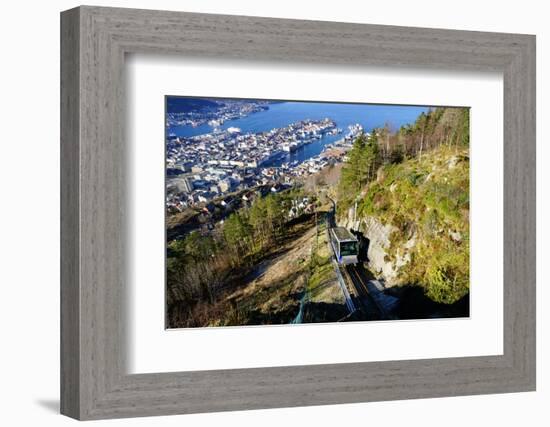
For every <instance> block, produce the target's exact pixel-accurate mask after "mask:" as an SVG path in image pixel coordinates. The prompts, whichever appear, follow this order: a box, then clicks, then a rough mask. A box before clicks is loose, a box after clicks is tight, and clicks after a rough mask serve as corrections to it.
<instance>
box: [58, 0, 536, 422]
mask: <svg viewBox="0 0 550 427" xmlns="http://www.w3.org/2000/svg"><path fill="white" fill-rule="evenodd" d="M61 41H62V45H61V49H62V52H61V53H62V64H61V65H62V66H61V83H62V85H61V86H62V96H61V120H62V128H61V161H62V177H61V178H62V218H61V226H62V227H61V228H62V266H61V271H62V283H61V407H62V413H63V414H66V415H68V416H71V417H73V418H77V419H101V418H116V417H132V416H150V415H166V414H183V413H195V412H212V411H226V410H242V409H257V408H274V407H284V406H303V405H321V404H335V403H348V402H363V401H376V400H392V399H409V398H422V397H436V396H458V395H466V394H481V393H503V392H514V391H528V390H534V389H535V269H534V266H535V118H534V117H535V38H534V36H530V35H518V34H495V33H483V32H465V31H453V30H435V29H421V28H406V27H390V26H372V25H358V24H345V23H332V22H315V21H298V20H280V19H270V18H255V17H254V18H253V17H241V16H222V15H208V14H195V13H182V12H162V11H145V10H132V9H112V8H102V7H87V6H83V7H79V8H76V9H72V10H69V11H66V12H63V13H62V15H61Z"/></svg>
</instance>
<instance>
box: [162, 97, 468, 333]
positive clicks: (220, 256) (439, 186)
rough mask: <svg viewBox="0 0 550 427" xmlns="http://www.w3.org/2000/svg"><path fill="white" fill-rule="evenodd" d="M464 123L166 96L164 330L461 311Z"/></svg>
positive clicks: (389, 112)
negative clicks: (165, 328)
mask: <svg viewBox="0 0 550 427" xmlns="http://www.w3.org/2000/svg"><path fill="white" fill-rule="evenodd" d="M469 117H470V111H469V108H468V107H442V106H418V105H388V104H367V103H364V104H363V103H345V102H338V103H334V102H318V101H315V102H311V101H294V100H293V101H288V100H266V99H242V98H231V99H228V98H205V97H187V96H173V95H168V96H166V97H165V144H166V146H165V153H166V157H165V160H166V172H165V183H166V191H165V196H166V216H165V225H166V290H165V295H166V310H165V313H166V327H167V328H168V329H170V328H196V327H220V326H252V325H285V324H286V325H290V324H307V323H327V322H350V321H386V320H390V321H391V320H410V319H439V318H457V317H469V314H470V313H469V307H470V277H469V276H470V256H469V222H470V209H469V195H470V168H469V139H470V123H469Z"/></svg>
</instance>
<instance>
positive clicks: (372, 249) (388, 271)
mask: <svg viewBox="0 0 550 427" xmlns="http://www.w3.org/2000/svg"><path fill="white" fill-rule="evenodd" d="M354 209H355V208H354V207H352V208H350V209H349V211H348V215H347V218H345V219H343V220H341V221H339V224H338V225H339V226H342V227H346V228H349V229H353V230H357V231H359V232H360V233H362V234H363V236H364V237H365V238H366V239H367V241H366V244H367V245H368V249H367V258H368V259H367V263H368V266H369V268H370V270H371V271H372V272H373V273H374V274H376V275H377V276H378V277H380V278H382V279H384V280H385V284H386V286H389V287H391V286H395V285H397V284H400V282H399V280H398V277H399V275H398V271H399V269H400V268H401V267H403V266H404V265H406V264H408V263H409V262H410V254H409V250H410V249H412V248H413V247H414V245H415V243H416V237H415V236H413V237H412V238H411V239H409V240H407V241H405V243H404V244H402V245H401V247H398V248H395V253H396V256H395V257H391V256H390V238H391V234H392V233H394V232H395V233H396V232H398V229H397V228H396V227H394V226H392V225H390V224H388V225H384V224H382V223H381V222H380V221H379V220H377V219H376V218H374V217H372V216H366V217H363V218H359V219H356V218H355V215H354ZM392 258H395V259H392Z"/></svg>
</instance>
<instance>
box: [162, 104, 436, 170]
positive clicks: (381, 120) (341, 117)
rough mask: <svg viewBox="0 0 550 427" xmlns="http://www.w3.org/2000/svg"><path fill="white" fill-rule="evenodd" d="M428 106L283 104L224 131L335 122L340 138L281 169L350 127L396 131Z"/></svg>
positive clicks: (183, 130) (174, 129)
mask: <svg viewBox="0 0 550 427" xmlns="http://www.w3.org/2000/svg"><path fill="white" fill-rule="evenodd" d="M428 108H429V107H422V106H405V105H378V104H341V103H325V102H280V103H274V104H270V105H269V109H268V110H265V111H260V112H258V113H253V114H251V115H249V116H247V117H242V118H238V119H234V120H229V121H226V122H225V123H224V124H223V125H222V126H221V128H222V129H227V128H229V127H238V128H240V129H241V131H242V132H243V133H247V132H251V133H254V132H265V131H269V130H271V129H273V128H280V127H285V126H288V125H290V124H291V123H295V122H297V121H300V120H306V119H311V120H321V119H324V118H325V117H328V118H330V119H332V120H334V121H335V122H336V126H338V127H339V128H341V129H342V130H343V132H342V133H341V134H339V135H326V136H324V137H323V138H321V139H319V140H317V141H315V142H313V143H311V144H308V145H305V146H303V147H301V148H300V149H299V150H297V151H295V152H294V153H289V154H287V155H286V156H285V157H284V158H281V159H278V160H276V161H274V162H272V163H271V165H272V166H279V165H280V164H281V163H283V162H288V161H294V160H297V161H298V162H303V161H304V160H307V159H309V158H311V157H314V156H316V155H318V154H319V153H321V151H323V148H324V147H325V146H326V145H328V144H331V143H333V142H335V141H337V140H339V139H342V138H343V136H344V135H345V134H346V133H347V132H348V129H347V128H348V126H350V125H354V124H355V123H359V124H361V125H362V126H363V128H364V129H365V131H367V132H368V131H370V130H372V129H373V128H377V127H383V126H384V125H385V124H386V123H388V124H389V125H390V126H391V127H392V128H393V129H397V128H399V127H401V126H403V125H405V124H407V123H413V122H414V121H415V120H416V118H417V117H418V116H419V115H420V113H422V112H426V111H428ZM167 130H168V133H169V134H175V135H176V136H180V137H189V136H195V135H201V134H205V133H209V132H212V130H213V128H212V127H211V126H209V125H208V124H204V125H202V126H197V127H195V128H194V127H192V126H171V127H169V128H168V129H167Z"/></svg>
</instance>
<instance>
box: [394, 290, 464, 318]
mask: <svg viewBox="0 0 550 427" xmlns="http://www.w3.org/2000/svg"><path fill="white" fill-rule="evenodd" d="M386 293H388V294H390V295H394V296H396V297H398V298H399V304H398V305H397V307H396V309H395V311H394V314H395V315H396V316H397V317H398V318H399V319H440V318H455V317H469V316H470V295H469V294H467V295H465V296H464V297H462V298H461V299H460V300H458V301H457V302H455V303H454V304H440V303H436V302H434V301H432V300H431V299H430V298H428V297H427V296H426V295H425V294H424V289H423V288H422V287H421V286H417V285H409V286H403V287H401V288H397V289H394V288H392V289H388V290H386Z"/></svg>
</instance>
